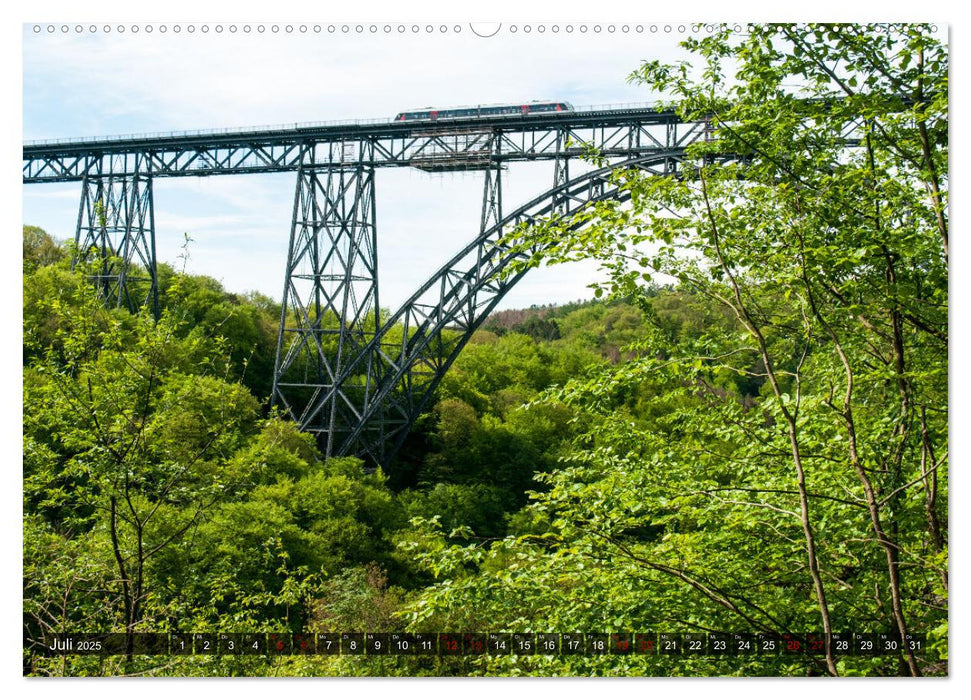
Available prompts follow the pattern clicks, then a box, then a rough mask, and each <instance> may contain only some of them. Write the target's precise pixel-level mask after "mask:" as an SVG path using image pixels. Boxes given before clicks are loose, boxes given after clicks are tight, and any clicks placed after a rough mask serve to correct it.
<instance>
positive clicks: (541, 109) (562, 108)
mask: <svg viewBox="0 0 971 700" xmlns="http://www.w3.org/2000/svg"><path fill="white" fill-rule="evenodd" d="M572 111H573V105H571V104H570V103H569V102H529V103H528V104H521V105H479V106H477V107H456V108H453V109H432V108H431V107H428V108H426V109H421V110H415V111H412V112H399V113H398V114H397V116H395V118H394V120H395V121H396V122H406V121H407V122H410V121H423V120H429V121H435V120H437V119H478V118H482V117H501V116H509V115H513V114H520V115H522V116H524V117H526V116H529V115H530V114H543V113H547V112H572Z"/></svg>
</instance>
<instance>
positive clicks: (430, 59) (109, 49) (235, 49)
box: [23, 22, 691, 308]
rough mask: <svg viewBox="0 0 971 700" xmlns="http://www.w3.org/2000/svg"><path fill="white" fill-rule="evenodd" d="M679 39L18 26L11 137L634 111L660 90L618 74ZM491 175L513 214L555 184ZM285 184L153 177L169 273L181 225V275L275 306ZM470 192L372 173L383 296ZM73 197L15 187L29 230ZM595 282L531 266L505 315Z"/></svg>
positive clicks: (447, 228) (458, 235) (556, 29)
mask: <svg viewBox="0 0 971 700" xmlns="http://www.w3.org/2000/svg"><path fill="white" fill-rule="evenodd" d="M149 26H151V31H149ZM163 26H164V27H165V32H164V33H163V32H162V27H163ZM176 26H178V30H179V31H178V33H177V32H176ZM190 26H191V27H192V29H193V31H192V32H191V33H190V31H189V28H190ZM64 27H66V28H67V31H66V32H65V31H64V30H63V28H64ZM78 27H80V28H81V31H80V32H78V31H77V28H78ZM92 27H93V28H94V31H92ZM105 27H108V29H109V31H107V32H106V31H105ZM260 27H262V28H263V31H262V32H261V31H260ZM288 27H289V28H290V31H289V32H288V31H287V28H288ZM51 28H53V31H50V29H51ZM247 28H248V29H249V31H248V32H247V31H246V29H247ZM274 28H276V31H274ZM416 28H417V30H418V31H415V29H416ZM429 28H431V30H432V31H430V32H429V31H428V29H429ZM136 29H137V31H135V30H136ZM358 29H360V31H358ZM402 29H403V31H401V30H402ZM443 29H444V31H443ZM120 30H122V31H120ZM625 30H626V31H625ZM690 33H691V25H690V24H686V23H680V24H671V23H647V22H640V23H638V22H615V23H611V22H589V23H588V22H576V23H570V22H560V23H540V22H535V23H508V22H504V23H477V24H470V23H467V22H448V23H443V22H435V23H428V22H421V23H415V22H407V23H381V22H378V23H362V22H358V23H341V22H336V23H335V22H332V23H324V22H317V23H312V22H275V23H274V22H264V23H258V22H253V23H245V22H221V23H220V22H197V23H185V22H183V23H173V22H167V23H161V24H153V25H150V24H149V23H146V22H142V23H118V22H111V23H106V22H100V23H96V24H92V23H90V22H87V23H84V24H80V25H78V24H77V23H68V24H65V23H57V24H50V23H48V24H43V23H40V24H26V25H24V27H23V57H24V65H23V138H24V139H25V140H27V141H29V140H35V139H50V138H71V137H92V136H105V135H117V134H132V133H142V132H167V131H177V130H193V129H209V128H231V127H245V126H252V125H272V124H286V123H290V124H293V123H295V122H312V121H314V122H317V121H352V120H355V119H390V118H392V117H393V116H394V115H395V114H396V113H398V112H400V111H402V110H405V109H410V108H416V107H424V106H436V107H439V108H446V107H449V106H456V105H474V104H493V103H515V104H519V103H522V102H528V101H531V100H541V99H543V100H545V99H550V100H557V101H559V100H564V101H568V102H571V103H572V104H574V105H576V106H581V105H593V104H617V103H644V102H650V101H653V100H656V99H657V97H658V96H657V95H653V94H651V93H650V92H648V90H647V89H646V88H645V87H643V86H640V85H634V84H631V83H630V82H629V81H628V79H627V78H628V76H629V75H630V73H631V72H632V71H633V70H635V69H636V68H637V67H638V66H639V65H641V63H642V62H643V61H645V60H649V59H662V60H674V59H677V58H679V57H681V56H682V55H683V54H682V49H680V48H679V47H678V42H679V41H682V40H683V39H684V38H685V37H686V36H687V35H689V34H690ZM503 177H504V183H503V184H504V189H503V205H504V208H505V210H506V211H511V210H512V209H513V208H514V207H515V206H516V205H518V204H520V203H525V202H526V201H529V200H530V199H531V198H532V197H533V196H535V195H536V194H538V193H540V192H542V191H544V190H546V189H548V188H549V186H550V185H551V183H552V164H551V163H538V164H512V165H511V167H510V169H509V170H508V171H506V172H505V173H504V176H503ZM295 181H296V176H295V174H294V173H281V174H271V175H234V176H216V177H209V178H157V179H156V181H155V183H154V188H155V189H154V197H155V221H156V239H157V255H158V259H159V260H160V261H165V262H169V263H172V264H178V265H179V266H181V264H182V263H181V262H178V263H177V261H178V257H179V255H180V254H181V253H182V250H181V247H182V246H183V244H184V241H185V234H188V235H189V236H190V238H191V242H190V243H189V246H188V254H189V257H188V261H187V262H186V263H185V269H186V270H187V271H189V272H192V273H198V274H206V275H209V276H211V277H214V278H216V279H217V280H219V281H220V282H222V284H223V285H224V287H225V288H226V289H227V290H230V291H234V292H243V291H248V290H257V291H260V292H263V293H265V294H268V295H270V296H272V297H274V298H279V297H280V296H281V293H282V289H283V274H284V267H285V264H286V253H287V250H286V249H287V240H288V236H289V230H290V219H291V215H292V206H293V190H294V185H295ZM482 184H483V174H482V173H475V172H471V173H453V174H429V173H423V172H421V171H418V170H414V169H410V168H409V169H379V170H378V171H377V175H376V184H375V187H376V191H375V196H376V201H377V230H378V264H379V277H380V285H381V288H380V294H381V297H380V298H381V304H382V306H385V307H391V308H397V306H398V305H399V304H400V303H401V302H403V301H404V300H405V299H406V298H407V297H408V296H409V295H410V293H411V292H412V291H413V290H414V289H415V288H417V287H418V286H419V285H420V284H421V283H422V282H424V281H425V279H427V278H428V277H429V276H430V275H431V274H433V273H434V272H435V271H436V270H437V269H438V267H439V266H440V265H441V264H442V263H444V262H445V261H446V260H447V259H448V258H449V257H451V254H452V253H454V252H457V251H458V250H459V249H460V248H461V247H462V246H463V245H464V244H465V243H466V242H468V241H470V240H471V239H472V238H474V237H475V235H476V234H477V232H478V222H479V218H480V212H481V200H482ZM79 198H80V184H79V183H63V184H38V185H31V186H28V187H24V191H23V211H24V213H23V220H24V223H26V224H31V225H35V226H40V227H41V228H44V229H45V230H47V231H48V232H49V233H51V234H52V235H54V236H55V237H57V238H60V239H67V238H73V236H74V227H75V226H76V221H77V209H78V203H79ZM598 278H600V273H599V272H598V270H597V267H596V264H595V263H592V262H587V263H571V264H569V265H563V266H558V267H555V268H543V269H539V270H534V271H532V272H531V273H530V274H529V275H528V276H526V277H525V278H524V279H523V281H522V282H520V283H519V284H518V285H517V286H516V287H515V288H514V289H513V290H512V291H511V292H510V293H509V294H508V295H507V296H506V298H505V299H504V300H503V303H502V304H501V306H500V308H517V307H524V306H530V305H533V304H547V303H558V304H562V303H565V302H568V301H572V300H576V299H580V298H589V297H590V296H591V290H590V289H589V288H588V286H587V285H589V284H590V283H591V282H593V281H594V280H595V279H598Z"/></svg>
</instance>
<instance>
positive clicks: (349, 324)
mask: <svg viewBox="0 0 971 700" xmlns="http://www.w3.org/2000/svg"><path fill="white" fill-rule="evenodd" d="M333 147H334V146H332V148H333ZM336 147H337V148H341V149H344V146H343V145H342V144H337V145H336ZM359 149H360V152H359V153H358V154H357V158H356V159H353V154H349V153H348V152H347V151H346V149H344V152H342V153H340V154H338V155H337V160H338V162H340V164H339V165H332V164H326V165H323V166H319V165H317V164H316V162H315V151H314V149H313V148H312V147H311V148H308V149H307V150H306V152H305V155H304V159H303V161H302V163H301V166H300V169H299V171H298V174H297V185H296V192H295V194H294V203H293V221H292V225H291V229H290V245H289V250H288V254H287V267H286V274H285V280H284V288H283V308H282V311H281V318H280V330H279V335H278V339H277V355H276V363H275V369H274V375H273V394H272V402H273V404H274V405H277V406H280V407H282V408H283V410H284V411H285V412H287V413H289V414H290V416H291V417H292V418H293V419H294V420H295V421H297V422H298V423H299V424H300V426H301V428H302V429H303V430H307V431H310V432H314V433H316V434H317V435H318V438H319V441H320V446H321V448H322V449H323V450H324V452H325V454H326V456H328V457H330V456H334V455H336V454H337V449H338V448H339V447H340V445H341V443H342V441H343V439H344V437H345V436H346V435H347V433H348V432H349V431H350V430H351V428H352V427H353V426H355V425H356V424H357V422H358V421H359V417H360V415H361V413H362V411H363V410H364V407H365V404H366V403H367V400H368V396H369V392H370V390H371V389H372V387H373V386H374V385H375V383H376V382H377V380H378V374H379V372H380V363H378V362H372V361H364V362H361V361H360V359H361V358H360V355H361V353H362V352H365V347H366V346H367V345H368V342H369V341H370V340H371V339H372V338H373V337H374V335H375V334H376V333H377V330H378V328H379V327H380V307H379V306H378V252H377V236H376V225H375V218H376V217H375V199H374V168H373V167H372V166H370V165H365V164H364V163H365V162H367V161H370V160H371V155H370V154H368V153H366V151H367V149H368V145H367V143H366V142H362V144H361V145H360V146H359ZM334 159H335V158H334V154H331V157H329V158H327V161H328V162H329V163H333V161H334ZM352 159H353V160H356V162H341V161H345V160H348V161H350V160H352ZM351 364H354V365H355V366H356V368H355V372H354V374H352V375H351V376H347V377H345V378H344V380H343V381H340V378H341V376H342V374H345V369H346V368H347V367H348V366H350V365H351ZM372 426H373V428H372V430H371V433H375V434H370V435H368V436H367V438H368V442H370V443H372V444H373V445H375V446H376V448H375V449H377V450H379V451H380V450H383V444H384V439H383V430H384V427H383V423H382V421H381V420H380V419H378V420H376V421H374V422H373V423H372ZM380 456H381V455H374V457H375V458H376V459H379V458H380Z"/></svg>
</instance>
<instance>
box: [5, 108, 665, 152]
mask: <svg viewBox="0 0 971 700" xmlns="http://www.w3.org/2000/svg"><path fill="white" fill-rule="evenodd" d="M662 106H663V105H662V104H661V103H657V102H625V103H619V104H618V103H614V104H595V105H582V106H580V107H574V108H573V110H572V113H590V112H608V111H624V110H635V109H637V110H655V109H658V108H660V107H662ZM527 118H528V115H527ZM463 119H467V117H460V118H456V119H449V120H448V121H449V122H452V121H462V120H463ZM480 119H489V117H480ZM429 121H432V120H429ZM443 121H444V120H443ZM393 123H394V120H393V119H391V118H380V117H376V118H372V119H350V120H348V119H332V120H329V121H317V122H284V123H279V124H263V125H257V126H239V127H225V128H218V129H189V130H183V131H144V132H140V133H134V134H112V135H109V136H81V137H76V138H55V139H31V140H27V141H24V146H62V145H66V144H84V143H105V142H114V141H147V140H151V139H177V138H196V137H200V136H227V135H230V134H249V133H263V132H267V131H289V130H300V129H326V128H331V127H341V126H371V125H379V124H393Z"/></svg>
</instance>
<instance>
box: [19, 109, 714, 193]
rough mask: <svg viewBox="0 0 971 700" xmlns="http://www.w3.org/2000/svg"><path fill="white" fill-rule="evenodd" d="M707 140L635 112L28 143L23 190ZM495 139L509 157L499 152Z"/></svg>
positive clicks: (687, 127)
mask: <svg viewBox="0 0 971 700" xmlns="http://www.w3.org/2000/svg"><path fill="white" fill-rule="evenodd" d="M704 133H705V123H704V122H683V121H682V120H681V119H680V118H679V117H678V116H677V114H676V113H674V112H672V111H667V112H658V111H655V110H652V109H636V110H612V111H603V112H595V113H594V112H589V113H587V112H577V113H560V114H552V115H548V116H542V117H540V116H531V117H521V116H515V117H507V118H500V119H481V120H465V121H452V122H448V121H441V122H432V123H418V124H415V123H406V122H397V123H386V124H377V125H344V126H334V127H319V128H312V127H308V128H294V129H277V130H272V131H269V130H268V131H247V132H236V133H223V134H199V135H184V136H160V137H155V138H128V139H115V140H110V139H106V140H98V141H83V142H70V143H54V144H28V145H26V146H24V148H23V158H24V164H23V181H24V182H25V183H33V182H58V181H71V180H82V179H83V178H84V177H85V176H87V175H89V174H91V173H94V172H98V173H103V174H115V175H128V174H133V173H134V167H135V162H136V157H137V156H144V157H145V158H148V160H149V162H150V164H151V168H152V172H153V175H154V176H155V177H179V176H191V175H195V176H205V175H219V174H234V173H263V172H281V171H296V170H298V169H299V168H300V167H301V164H302V163H303V160H304V158H305V154H306V152H307V149H308V148H311V149H313V151H314V156H313V160H314V162H315V163H316V165H317V166H318V167H323V166H333V167H340V166H342V165H344V164H346V163H347V162H348V161H351V162H360V163H361V164H363V165H367V166H370V167H376V168H377V167H417V168H422V169H429V170H456V169H480V168H488V167H494V166H495V165H496V164H497V163H506V162H510V161H524V160H552V159H560V158H563V157H565V156H569V157H579V156H581V155H583V154H584V153H585V152H586V150H587V147H588V146H593V147H595V148H596V149H597V150H598V151H599V152H600V153H602V154H603V155H604V156H608V157H623V158H629V157H633V156H635V155H648V154H650V153H657V152H665V151H670V150H671V149H673V148H682V147H684V146H685V145H687V144H689V143H691V142H693V141H696V140H699V139H700V138H703V136H704ZM496 137H498V138H499V139H501V150H500V149H496V148H491V147H490V146H491V144H492V142H493V141H494V139H495V138H496ZM567 143H569V144H571V145H570V146H569V147H567V146H566V144H567ZM361 152H365V153H367V157H366V158H364V159H362V158H361V157H360V155H359V154H360V153H361Z"/></svg>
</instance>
